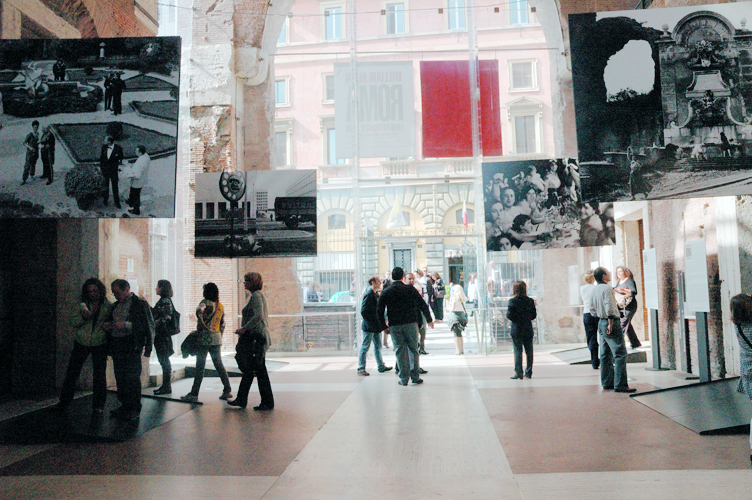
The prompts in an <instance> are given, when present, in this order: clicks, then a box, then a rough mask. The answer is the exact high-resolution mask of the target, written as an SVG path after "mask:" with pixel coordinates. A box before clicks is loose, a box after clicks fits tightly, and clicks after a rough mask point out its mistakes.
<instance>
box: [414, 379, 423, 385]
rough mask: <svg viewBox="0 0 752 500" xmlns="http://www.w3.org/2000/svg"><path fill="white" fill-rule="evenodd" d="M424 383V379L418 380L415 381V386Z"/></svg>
mask: <svg viewBox="0 0 752 500" xmlns="http://www.w3.org/2000/svg"><path fill="white" fill-rule="evenodd" d="M422 383H423V379H422V378H419V379H418V380H413V385H418V384H422Z"/></svg>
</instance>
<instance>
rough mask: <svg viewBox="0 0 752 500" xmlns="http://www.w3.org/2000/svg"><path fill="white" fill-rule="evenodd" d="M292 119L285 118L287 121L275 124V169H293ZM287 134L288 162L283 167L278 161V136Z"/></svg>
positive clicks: (279, 120) (278, 121) (283, 120)
mask: <svg viewBox="0 0 752 500" xmlns="http://www.w3.org/2000/svg"><path fill="white" fill-rule="evenodd" d="M292 123H293V119H292V118H285V119H278V120H276V121H275V122H274V158H273V160H274V161H273V165H274V169H275V170H276V169H283V168H284V169H287V168H292V165H293V158H292V152H293V150H292ZM283 133H284V134H285V140H286V141H287V142H286V144H285V154H286V156H287V158H286V160H287V161H286V162H285V164H284V165H282V164H281V163H280V162H279V160H278V158H277V157H278V151H279V147H278V146H277V134H283Z"/></svg>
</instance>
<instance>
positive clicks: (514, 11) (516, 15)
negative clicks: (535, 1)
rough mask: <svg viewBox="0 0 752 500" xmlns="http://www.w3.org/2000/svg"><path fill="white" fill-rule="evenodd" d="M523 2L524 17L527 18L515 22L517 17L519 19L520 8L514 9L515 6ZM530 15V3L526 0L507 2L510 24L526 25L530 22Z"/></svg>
mask: <svg viewBox="0 0 752 500" xmlns="http://www.w3.org/2000/svg"><path fill="white" fill-rule="evenodd" d="M522 2H524V3H525V7H526V9H525V17H526V18H527V20H526V21H525V22H524V23H523V22H517V20H518V19H520V17H521V14H520V12H519V10H521V9H515V7H516V6H517V5H518V4H519V3H522ZM531 16H532V12H531V11H530V3H529V2H528V1H527V0H510V2H509V24H510V26H527V25H528V24H532V22H531V20H530V17H531Z"/></svg>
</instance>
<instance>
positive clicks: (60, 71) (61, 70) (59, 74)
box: [52, 59, 67, 82]
mask: <svg viewBox="0 0 752 500" xmlns="http://www.w3.org/2000/svg"><path fill="white" fill-rule="evenodd" d="M66 69H67V68H66V66H65V63H64V62H63V61H62V60H61V59H58V60H57V62H56V63H55V64H53V65H52V75H53V76H54V77H55V81H56V82H64V81H65V70H66Z"/></svg>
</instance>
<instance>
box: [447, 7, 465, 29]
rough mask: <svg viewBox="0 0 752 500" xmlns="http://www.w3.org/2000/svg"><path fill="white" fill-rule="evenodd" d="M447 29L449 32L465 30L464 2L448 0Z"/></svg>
mask: <svg viewBox="0 0 752 500" xmlns="http://www.w3.org/2000/svg"><path fill="white" fill-rule="evenodd" d="M449 29H450V30H463V29H465V1H464V0H450V1H449Z"/></svg>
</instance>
